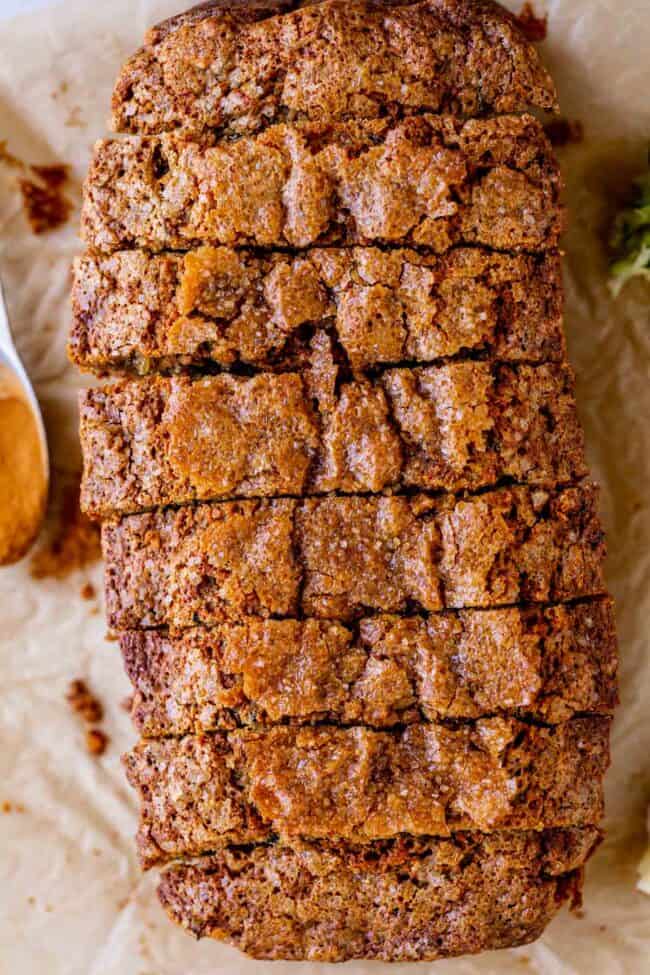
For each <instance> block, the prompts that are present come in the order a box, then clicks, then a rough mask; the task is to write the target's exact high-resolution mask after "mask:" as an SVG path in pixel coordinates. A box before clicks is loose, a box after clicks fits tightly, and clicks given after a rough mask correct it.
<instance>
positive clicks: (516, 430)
mask: <svg viewBox="0 0 650 975" xmlns="http://www.w3.org/2000/svg"><path fill="white" fill-rule="evenodd" d="M329 363H330V365H329V369H328V370H327V381H326V382H323V381H322V379H321V376H320V375H319V374H318V372H316V373H315V375H312V376H311V377H310V375H309V374H308V373H303V374H302V375H301V374H299V373H283V374H280V375H270V374H261V375H258V376H255V377H253V378H249V379H244V378H241V377H236V376H229V375H221V376H204V377H201V378H192V377H189V376H177V377H173V378H170V379H165V378H161V377H159V376H153V377H151V378H148V379H142V380H127V381H125V382H122V383H119V384H116V385H114V386H103V387H101V388H100V389H90V390H85V391H84V392H83V393H82V394H81V397H80V414H81V445H82V451H83V456H84V475H83V484H82V506H83V509H84V511H85V512H86V513H87V514H89V515H91V516H92V517H94V518H98V519H99V518H108V517H112V516H114V515H118V514H133V513H137V512H139V511H144V510H147V509H149V508H154V507H159V506H163V505H169V504H183V503H187V502H190V501H205V500H211V499H215V498H227V497H231V498H232V497H277V496H282V495H294V496H306V495H307V496H308V495H312V494H325V493H331V492H343V493H347V494H350V493H359V492H378V491H383V490H386V489H400V488H421V489H429V490H445V491H456V492H457V491H462V490H467V489H472V490H473V489H477V488H481V487H486V486H490V485H495V484H497V483H498V482H499V481H501V480H504V479H512V480H515V481H518V482H523V483H527V484H539V485H542V486H543V485H546V486H549V485H554V484H558V483H568V482H570V481H574V480H577V479H579V478H580V477H582V476H584V475H585V474H586V473H587V467H586V463H585V458H584V445H583V438H582V431H581V429H580V424H579V422H578V418H577V415H576V409H575V400H574V394H573V375H572V373H571V371H570V370H569V369H568V367H566V366H559V365H558V366H555V365H552V366H549V365H544V366H524V365H520V366H510V365H500V364H499V365H495V364H491V363H488V362H457V363H454V364H451V365H445V366H436V367H433V366H431V367H428V368H423V369H391V370H388V371H387V372H385V373H384V374H383V375H382V376H381V377H378V378H377V379H375V380H373V381H370V380H364V381H350V382H345V381H341V380H340V379H339V378H338V376H337V373H338V370H337V368H336V366H335V365H334V361H333V359H332V357H331V355H330V358H329Z"/></svg>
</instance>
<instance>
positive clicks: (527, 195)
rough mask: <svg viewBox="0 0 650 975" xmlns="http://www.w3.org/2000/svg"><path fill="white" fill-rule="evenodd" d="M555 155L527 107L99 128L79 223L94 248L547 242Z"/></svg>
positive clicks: (439, 246) (556, 185) (555, 207)
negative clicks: (231, 136) (227, 132)
mask: <svg viewBox="0 0 650 975" xmlns="http://www.w3.org/2000/svg"><path fill="white" fill-rule="evenodd" d="M560 188H561V179H560V174H559V169H558V164H557V161H556V160H555V158H554V156H553V153H552V150H551V146H550V143H549V142H548V140H547V138H546V136H545V134H544V130H543V128H542V126H541V125H540V123H539V122H537V121H536V120H535V119H534V118H532V117H531V116H529V115H528V116H521V117H505V118H497V119H488V120H476V119H473V120H471V121H469V122H465V123H461V122H459V121H457V120H455V119H453V118H451V117H449V116H444V117H439V116H431V115H427V116H419V117H417V118H411V119H407V120H405V121H402V122H398V123H393V122H392V121H391V120H389V119H378V120H374V121H369V122H349V123H346V124H343V125H338V126H319V125H316V124H308V123H307V124H303V125H295V126H289V125H277V126H273V127H272V128H270V129H268V130H267V131H266V132H263V133H261V134H260V135H257V136H254V137H250V138H243V139H239V140H237V141H235V142H224V143H220V144H219V145H211V144H210V142H209V141H201V142H192V141H190V140H188V139H187V138H186V137H184V136H182V135H178V134H170V135H162V136H152V137H150V138H138V137H135V136H132V137H129V138H124V139H119V140H104V141H100V142H98V143H97V144H96V146H95V152H94V156H93V161H92V163H91V166H90V170H89V174H88V178H87V180H86V183H85V190H84V206H83V212H82V218H81V235H82V238H83V240H84V241H85V243H86V244H87V245H88V247H89V248H90V249H91V250H93V251H100V252H112V251H115V250H120V249H121V248H129V247H141V248H145V249H148V250H152V251H164V250H169V249H172V250H186V249H188V248H191V247H196V246H198V245H201V244H225V245H231V246H237V247H242V246H260V247H278V246H280V247H293V248H305V247H310V246H313V245H314V244H319V243H325V244H367V243H376V242H380V243H384V244H401V245H404V244H413V245H417V246H423V247H428V248H431V249H432V250H433V251H434V252H435V253H443V252H445V251H448V250H449V248H450V247H452V246H453V245H455V244H461V243H470V244H483V245H485V246H487V247H492V248H495V249H496V250H507V251H515V252H516V251H547V250H553V249H554V248H555V247H556V246H557V243H558V239H559V235H560V233H561V231H562V229H563V220H564V213H563V209H562V207H561V205H560V203H559V193H560Z"/></svg>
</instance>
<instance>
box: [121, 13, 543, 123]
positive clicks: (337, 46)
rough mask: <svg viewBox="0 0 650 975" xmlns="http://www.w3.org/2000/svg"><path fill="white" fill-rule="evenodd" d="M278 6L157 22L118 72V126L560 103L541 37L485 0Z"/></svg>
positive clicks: (477, 111)
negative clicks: (534, 39)
mask: <svg viewBox="0 0 650 975" xmlns="http://www.w3.org/2000/svg"><path fill="white" fill-rule="evenodd" d="M293 5H294V6H298V4H295V3H294V4H293ZM277 6H278V8H279V11H276V10H275V9H274V5H268V4H263V5H262V7H261V9H260V5H259V4H257V5H253V10H252V11H249V12H246V13H242V10H241V8H240V7H239V6H237V7H236V8H235V10H224V9H222V7H221V5H215V6H213V7H212V8H210V7H208V8H203V9H201V8H199V10H198V11H196V12H193V11H190V12H189V14H185V15H181V17H179V18H175V19H174V20H172V21H171V22H166V23H165V24H163V25H161V27H160V28H159V29H154V30H153V31H151V32H150V33H149V36H148V37H147V42H146V44H145V46H144V47H143V48H142V49H141V50H139V51H138V52H137V53H136V54H134V55H133V56H132V57H131V58H129V60H128V61H127V62H126V64H125V65H124V67H123V69H122V72H121V74H120V76H119V79H118V81H117V84H116V87H115V91H114V94H113V101H112V108H113V126H114V128H115V129H116V130H117V131H128V132H149V133H151V132H161V131H164V130H169V129H174V128H179V127H182V128H191V129H194V130H199V131H200V130H202V129H205V128H211V129H217V130H225V131H229V132H231V133H242V132H250V131H255V130H258V129H261V128H264V127H265V126H267V125H270V124H272V123H274V122H278V121H282V120H284V119H286V118H291V119H312V120H317V121H323V122H330V121H334V120H340V119H344V118H368V117H373V116H382V115H386V114H400V113H408V112H418V111H423V110H426V111H431V112H452V113H457V114H460V115H466V116H469V115H481V114H490V113H504V112H518V111H521V110H522V109H525V108H529V107H535V108H542V109H554V108H556V94H555V88H554V86H553V82H552V81H551V79H550V77H549V75H548V73H547V71H546V70H545V69H544V67H543V66H542V64H541V62H540V59H539V56H538V54H537V51H536V49H535V47H534V46H533V45H532V44H530V43H529V42H528V41H527V40H526V39H525V37H524V36H523V34H522V33H521V31H520V30H519V29H518V27H517V25H516V22H515V20H514V18H513V17H512V16H511V15H509V14H508V13H506V12H505V11H504V10H503V9H502V8H501V7H499V6H498V5H497V4H493V3H491V2H489V0H477V2H472V0H426V2H417V3H416V2H409V0H403V2H400V0H394V2H392V3H390V4H385V3H364V2H353V3H351V2H325V3H318V4H313V5H310V6H308V7H306V9H301V10H298V11H296V12H295V13H290V14H288V15H287V16H279V17H271V18H269V17H268V14H269V13H270V14H273V13H276V12H280V13H282V12H283V9H286V6H285V7H283V5H280V4H278V5H277ZM247 21H248V22H247Z"/></svg>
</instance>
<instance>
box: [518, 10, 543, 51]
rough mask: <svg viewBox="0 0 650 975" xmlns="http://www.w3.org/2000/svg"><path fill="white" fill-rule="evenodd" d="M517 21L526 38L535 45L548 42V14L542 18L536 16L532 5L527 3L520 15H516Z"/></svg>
mask: <svg viewBox="0 0 650 975" xmlns="http://www.w3.org/2000/svg"><path fill="white" fill-rule="evenodd" d="M516 19H517V23H518V24H519V27H520V29H521V30H522V31H523V33H524V34H525V35H526V38H527V39H528V40H529V41H532V42H533V44H537V43H538V42H539V41H544V40H546V35H547V33H548V17H547V16H546V14H544V15H543V16H541V17H540V16H539V15H538V14H536V13H535V10H534V8H533V5H532V3H528V2H527V3H525V4H524V5H523V7H522V8H521V10H520V11H519V13H518V14H516Z"/></svg>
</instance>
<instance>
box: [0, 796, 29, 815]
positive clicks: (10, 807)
mask: <svg viewBox="0 0 650 975" xmlns="http://www.w3.org/2000/svg"><path fill="white" fill-rule="evenodd" d="M0 809H2V811H3V813H14V812H15V813H24V812H25V807H24V806H23V804H22V802H9V800H8V799H5V800H4V802H3V803H2V806H0Z"/></svg>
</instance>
